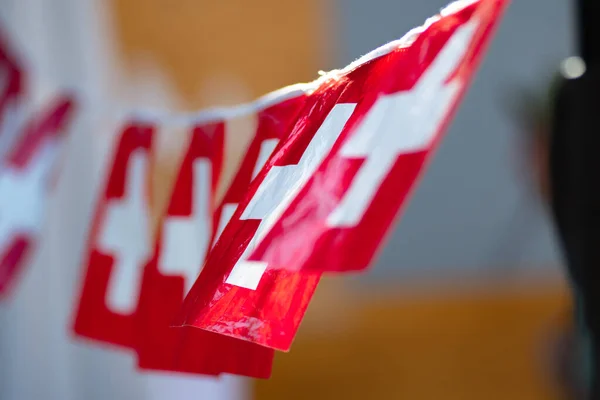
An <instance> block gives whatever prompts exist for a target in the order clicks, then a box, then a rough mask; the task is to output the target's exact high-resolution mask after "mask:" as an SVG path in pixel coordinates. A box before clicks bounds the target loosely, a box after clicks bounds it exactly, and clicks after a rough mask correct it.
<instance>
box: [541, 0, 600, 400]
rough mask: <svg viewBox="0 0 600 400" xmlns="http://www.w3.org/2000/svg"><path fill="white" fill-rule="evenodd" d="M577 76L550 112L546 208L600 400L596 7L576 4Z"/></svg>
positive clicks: (582, 0)
mask: <svg viewBox="0 0 600 400" xmlns="http://www.w3.org/2000/svg"><path fill="white" fill-rule="evenodd" d="M577 6H578V10H577V12H578V16H579V21H578V22H579V27H578V28H579V29H578V30H579V50H580V54H581V56H582V59H583V63H582V67H583V68H579V69H580V71H579V73H576V74H566V75H565V79H564V80H563V81H562V83H561V84H560V86H559V89H558V92H557V96H556V102H555V104H554V109H553V111H554V112H553V118H552V135H551V143H550V159H549V160H550V164H549V165H550V183H551V203H552V209H553V213H554V218H555V222H556V226H557V228H558V232H559V235H560V239H561V241H562V244H563V249H564V252H565V256H566V259H567V265H568V269H569V273H570V275H571V278H572V280H573V283H574V286H575V290H576V294H577V295H578V296H577V300H578V306H579V307H580V312H581V313H582V316H583V322H584V325H585V328H586V329H587V330H588V334H589V336H590V340H591V348H590V351H591V354H590V356H591V358H592V360H591V361H592V368H591V371H589V378H590V396H589V397H590V398H591V399H600V375H599V374H598V369H597V368H596V366H597V365H598V362H599V361H600V348H599V347H598V343H599V341H600V269H599V268H600V267H599V264H600V157H599V156H598V149H599V148H600V147H599V145H600V137H599V136H598V116H599V115H598V114H599V113H598V112H599V111H600V70H599V69H598V64H599V59H600V56H599V55H600V54H599V53H600V47H599V46H600V37H599V36H598V35H599V27H598V22H599V21H600V3H599V2H598V1H597V0H579V1H578V2H577Z"/></svg>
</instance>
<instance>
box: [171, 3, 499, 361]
mask: <svg viewBox="0 0 600 400" xmlns="http://www.w3.org/2000/svg"><path fill="white" fill-rule="evenodd" d="M505 5H506V1H504V0H480V1H476V2H473V1H470V2H465V1H462V2H458V3H454V4H452V5H450V6H449V7H447V8H446V9H444V10H443V11H442V12H441V14H440V15H439V16H438V17H435V18H432V19H430V20H428V21H427V23H426V24H425V26H423V27H422V28H419V29H416V30H413V31H411V32H410V33H409V34H408V35H407V36H405V37H404V38H403V39H401V40H400V41H398V42H392V43H390V44H388V45H386V46H384V47H382V48H380V49H377V50H375V51H374V52H372V53H370V54H368V55H366V56H365V57H363V58H362V59H360V60H358V61H357V62H355V63H353V64H351V65H350V66H348V67H347V68H345V69H343V70H341V71H333V72H331V73H329V74H327V75H325V76H324V77H323V78H322V80H321V82H320V83H319V85H318V86H317V88H316V90H315V91H314V92H312V93H311V94H310V95H309V96H308V97H307V99H306V104H305V106H304V108H303V110H302V112H301V113H300V114H299V116H298V118H297V121H296V122H295V124H294V126H293V128H292V129H291V131H290V134H289V135H288V136H287V137H286V138H285V140H284V141H282V142H281V143H280V144H279V146H278V148H277V150H276V152H275V154H274V155H273V157H272V158H271V159H270V160H269V161H268V162H267V164H266V165H265V167H264V168H263V169H262V170H261V171H260V172H259V173H258V175H257V177H256V179H255V180H254V181H253V182H252V184H251V186H250V188H249V190H248V192H247V193H246V194H245V196H244V198H243V200H242V201H241V202H240V204H239V207H238V208H237V210H236V211H235V213H234V214H233V216H232V218H231V222H230V223H229V224H228V225H227V226H226V227H225V229H224V231H223V233H222V234H221V236H220V238H219V240H218V241H217V243H216V245H215V247H214V249H213V250H212V252H211V253H210V254H209V256H208V259H207V262H206V264H205V267H204V269H203V270H202V273H201V274H200V276H199V278H198V280H197V281H196V283H195V284H194V286H193V288H192V290H191V291H190V293H189V294H188V296H187V298H186V301H185V303H184V307H183V311H182V318H181V319H180V321H179V322H180V323H181V324H184V325H193V326H196V327H198V328H201V329H205V330H207V331H210V332H216V333H221V334H224V335H228V336H231V337H234V338H238V339H242V340H248V341H251V342H254V343H258V344H261V345H264V346H267V347H272V348H275V349H278V350H284V351H285V350H288V349H289V348H290V346H291V343H292V340H293V337H294V335H295V333H296V330H297V328H298V326H299V324H300V321H301V319H302V316H303V313H304V311H305V309H306V307H307V305H308V301H309V299H310V295H311V294H312V291H313V290H314V287H315V286H316V282H318V279H319V274H320V273H322V272H326V271H338V272H341V271H357V270H363V269H365V268H366V267H367V266H368V265H369V264H370V262H371V260H372V258H373V256H374V254H375V252H376V251H377V250H378V249H379V247H380V246H381V243H382V240H383V238H384V236H385V234H386V233H387V232H388V230H389V229H390V227H391V226H392V222H393V220H394V219H395V218H396V215H397V214H398V211H399V210H400V208H401V207H402V206H403V205H405V204H406V199H407V196H408V195H409V193H410V191H411V189H413V187H414V185H415V182H416V180H417V178H418V176H419V174H420V173H421V172H422V170H423V166H424V163H425V161H426V159H427V157H428V156H429V155H431V153H432V151H433V149H434V148H435V146H436V144H437V143H438V142H439V141H440V139H441V134H442V132H443V131H444V129H445V128H446V126H447V125H448V124H449V122H450V119H451V116H452V114H453V112H454V110H455V109H456V107H457V105H458V104H459V101H460V98H461V96H462V95H463V93H464V91H465V88H466V85H467V84H468V82H469V81H470V79H471V78H472V75H473V73H474V70H475V68H476V65H477V62H478V60H479V59H480V58H481V56H482V55H483V53H484V48H485V45H486V44H487V42H488V41H489V38H490V36H491V32H492V30H493V28H494V27H495V25H496V24H497V21H498V19H499V17H500V15H501V12H502V10H503V8H504V6H505ZM296 295H301V296H300V297H297V296H296ZM290 311H291V312H290Z"/></svg>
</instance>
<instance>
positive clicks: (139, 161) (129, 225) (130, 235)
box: [97, 149, 151, 314]
mask: <svg viewBox="0 0 600 400" xmlns="http://www.w3.org/2000/svg"><path fill="white" fill-rule="evenodd" d="M147 173H148V156H147V153H146V151H145V150H143V149H136V150H134V151H133V152H132V153H131V155H130V159H129V165H128V168H127V176H126V180H125V191H124V194H123V198H121V199H118V200H112V201H111V202H110V203H109V204H108V210H107V213H106V218H105V220H104V224H103V226H102V228H101V231H100V234H99V237H98V243H97V246H98V250H100V251H101V252H103V253H107V254H111V255H113V256H114V258H115V262H114V265H113V270H112V273H111V276H110V278H109V282H108V288H107V291H106V303H107V306H108V307H109V308H110V309H111V310H112V311H114V312H118V313H121V314H130V313H132V312H133V311H134V310H135V308H136V306H137V299H138V294H139V290H140V284H141V279H142V276H141V275H142V274H141V271H142V268H143V267H144V263H145V262H147V260H148V258H149V257H150V256H151V247H150V237H149V232H150V228H149V217H148V209H147V202H146V190H145V188H146V176H147Z"/></svg>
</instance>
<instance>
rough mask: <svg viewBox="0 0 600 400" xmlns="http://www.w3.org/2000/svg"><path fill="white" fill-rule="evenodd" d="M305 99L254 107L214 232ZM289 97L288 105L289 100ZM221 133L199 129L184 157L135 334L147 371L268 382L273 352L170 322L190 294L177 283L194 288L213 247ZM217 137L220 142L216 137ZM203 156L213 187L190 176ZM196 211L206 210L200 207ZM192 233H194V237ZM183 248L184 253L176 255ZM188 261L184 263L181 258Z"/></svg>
mask: <svg viewBox="0 0 600 400" xmlns="http://www.w3.org/2000/svg"><path fill="white" fill-rule="evenodd" d="M303 95H304V93H303V92H301V91H299V92H292V93H286V95H285V97H283V98H279V97H275V98H274V99H273V100H272V101H274V102H275V104H274V105H269V104H265V105H263V104H262V103H261V101H260V100H259V101H258V102H256V103H254V104H253V107H257V108H258V107H263V106H266V108H265V109H263V110H260V111H258V113H257V114H258V127H257V130H256V134H255V136H254V138H253V139H252V141H251V142H250V144H249V146H248V147H247V150H246V152H245V156H244V157H243V159H242V161H241V163H240V167H239V170H238V171H237V173H236V174H235V176H234V178H233V181H232V184H231V186H230V187H229V189H228V190H227V192H226V193H225V196H224V198H223V201H222V202H221V204H220V206H219V207H218V208H217V211H216V212H215V219H214V226H215V227H217V226H223V224H224V223H226V222H227V216H228V215H229V216H231V214H228V210H230V209H235V207H236V206H237V203H238V202H239V200H240V199H241V198H242V196H243V194H244V193H245V191H246V190H247V188H248V185H249V183H250V180H251V179H252V176H253V174H256V172H258V170H259V169H260V167H262V165H263V164H264V163H265V162H266V160H267V158H268V157H269V156H270V155H271V153H272V151H273V149H274V148H275V146H276V145H277V143H278V141H279V139H280V138H281V137H282V136H283V135H285V134H287V132H288V128H289V125H290V123H291V122H292V121H295V117H296V114H297V113H298V111H299V109H300V107H301V106H302V103H303V100H304V96H303ZM290 96H293V97H292V98H289V99H288V97H290ZM286 99H287V100H286ZM223 126H224V123H219V124H217V123H215V124H214V127H211V128H210V129H207V128H208V127H206V126H203V127H202V128H201V129H200V128H197V130H196V132H195V138H194V140H193V142H192V144H191V146H190V151H189V153H188V156H187V157H186V158H185V160H184V162H183V164H182V167H181V171H180V174H179V177H178V179H177V182H176V184H175V189H174V193H173V197H172V199H171V204H170V206H169V210H168V213H167V216H166V219H165V222H164V226H163V231H162V238H161V247H162V248H160V247H158V246H157V248H156V252H155V258H154V260H153V262H151V263H150V264H149V265H148V267H147V268H146V273H145V279H144V284H143V286H142V287H143V293H142V296H141V300H140V316H141V320H142V321H143V323H142V324H141V331H140V333H142V332H143V335H142V334H140V340H141V343H140V348H139V349H138V354H139V365H140V367H142V368H146V369H163V370H172V371H181V372H195V373H207V371H215V370H216V371H218V372H226V373H233V374H237V375H245V376H251V377H256V378H267V377H269V376H270V374H271V366H272V361H273V355H274V354H273V350H271V349H267V348H265V347H262V346H259V345H256V344H253V343H250V342H246V341H241V340H237V339H233V338H230V337H228V336H223V335H218V334H215V333H212V332H206V331H202V330H198V329H194V328H190V327H184V328H173V327H171V325H172V323H173V322H174V321H173V316H174V315H175V314H176V312H177V311H178V310H179V309H180V308H181V305H182V302H183V298H184V295H185V294H186V293H187V291H188V290H189V287H187V288H186V287H185V285H184V283H185V282H186V279H183V282H182V279H181V278H182V277H184V276H186V275H187V283H188V284H189V285H191V284H192V283H193V281H194V280H195V278H196V276H197V275H198V273H199V272H200V268H201V266H202V265H203V264H204V258H205V253H204V252H203V250H207V251H208V245H209V244H210V243H212V242H213V240H211V237H214V236H216V235H217V234H218V231H217V230H212V235H210V236H207V235H206V233H208V232H209V231H210V228H211V223H212V221H211V217H210V216H209V215H208V211H209V210H213V209H214V207H212V204H209V202H210V200H211V199H212V195H211V194H212V193H214V191H215V190H216V182H217V180H218V176H217V175H218V174H217V166H219V162H220V161H221V160H214V159H211V157H210V154H213V153H215V152H214V151H213V150H212V149H213V148H214V147H215V143H214V142H215V141H217V140H215V138H216V137H217V135H218V133H221V132H220V131H219V128H220V129H221V130H222V127H223ZM218 137H219V138H220V139H221V140H222V137H221V136H218ZM233 140H235V138H233ZM194 146H195V148H194ZM200 153H201V154H200ZM218 154H221V153H220V152H219V153H218ZM194 155H196V157H194ZM202 156H204V157H205V158H206V159H207V160H210V163H209V164H206V165H207V166H208V165H213V166H215V167H214V168H213V176H212V178H213V179H212V185H211V184H210V183H211V180H210V178H209V177H208V176H207V174H206V173H204V175H205V176H204V178H202V176H200V175H196V176H194V175H193V174H194V173H197V172H199V171H200V170H197V169H193V166H194V165H195V164H194V163H196V162H198V161H196V160H198V157H202ZM216 161H218V162H216ZM202 180H204V182H202ZM211 186H212V190H211ZM202 198H204V200H203V201H202ZM194 199H195V200H194ZM192 204H196V205H198V206H199V208H201V209H202V210H204V212H203V213H202V214H196V215H195V214H194V212H192V210H193V208H192ZM201 204H203V206H200V205H201ZM223 210H225V211H224V212H223ZM196 213H197V211H196ZM219 220H221V223H219ZM180 224H188V225H189V226H190V232H187V233H184V232H179V231H177V229H176V227H177V226H178V225H180ZM193 227H195V229H196V230H195V231H191V228H193ZM169 235H172V238H169ZM190 241H191V242H192V243H190ZM182 245H185V247H181V246H182ZM186 254H187V255H188V256H189V257H185V255H186ZM182 255H184V256H183V257H182ZM177 265H179V268H178V269H181V272H180V273H179V274H178V275H173V272H175V273H176V272H177V271H176V270H175V271H173V269H174V268H177ZM157 266H158V267H157ZM182 267H183V268H182ZM170 271H172V272H170ZM169 272H170V273H169ZM144 314H145V315H144Z"/></svg>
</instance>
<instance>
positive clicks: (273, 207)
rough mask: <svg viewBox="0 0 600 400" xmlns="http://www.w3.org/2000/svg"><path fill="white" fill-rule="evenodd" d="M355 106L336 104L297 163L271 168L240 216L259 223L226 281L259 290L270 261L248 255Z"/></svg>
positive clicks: (301, 186)
mask: <svg viewBox="0 0 600 400" xmlns="http://www.w3.org/2000/svg"><path fill="white" fill-rule="evenodd" d="M355 107H356V104H336V105H335V106H334V107H333V108H332V109H331V111H330V112H329V114H328V115H327V117H326V118H325V121H323V124H322V125H321V126H320V127H319V129H318V130H317V132H316V133H315V135H314V137H313V138H312V140H311V141H310V143H309V145H308V146H307V148H306V150H305V151H304V153H303V154H302V157H301V158H300V161H299V162H298V164H296V165H287V166H283V167H278V166H274V167H272V168H271V169H270V170H269V172H268V173H267V176H266V177H265V179H264V180H263V181H262V182H261V184H260V186H259V187H258V189H257V191H256V193H255V194H254V196H253V197H252V200H250V203H249V204H248V206H247V207H246V208H245V210H244V212H243V213H242V216H241V217H240V218H241V219H243V220H247V219H260V220H261V221H260V225H259V227H258V229H257V231H256V233H255V234H254V236H253V237H252V239H251V240H250V243H249V244H248V246H247V247H246V249H245V250H244V253H243V254H242V256H241V257H240V259H239V260H238V261H237V262H236V264H235V266H234V267H233V269H232V271H231V274H230V275H229V277H228V278H227V280H226V281H225V283H229V284H232V285H235V286H240V287H244V288H247V289H252V290H256V288H257V287H258V283H259V282H260V279H261V278H262V276H263V274H264V272H265V270H266V268H267V263H266V262H263V261H248V256H249V255H250V254H251V253H252V251H254V249H255V248H256V246H257V245H258V243H260V241H261V240H262V239H263V238H264V236H265V235H266V234H267V233H268V231H269V230H270V229H271V227H272V226H273V224H274V223H275V222H276V221H277V220H278V219H279V217H280V216H281V215H282V213H283V212H284V211H285V210H286V209H287V207H288V206H289V204H290V203H291V202H292V200H293V199H294V198H295V197H296V195H297V194H298V192H299V191H300V190H301V189H302V188H303V187H304V185H305V184H306V182H307V181H308V180H309V179H310V177H311V176H312V175H313V173H314V172H315V170H316V169H317V168H318V167H319V165H320V164H321V162H322V161H323V159H324V158H325V157H326V156H327V154H328V153H329V151H330V150H331V147H332V146H333V144H334V143H335V141H336V140H337V138H338V137H339V135H340V134H341V133H342V130H343V129H344V126H345V125H346V122H347V121H348V119H349V118H350V116H351V115H352V112H353V111H354V108H355Z"/></svg>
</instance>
